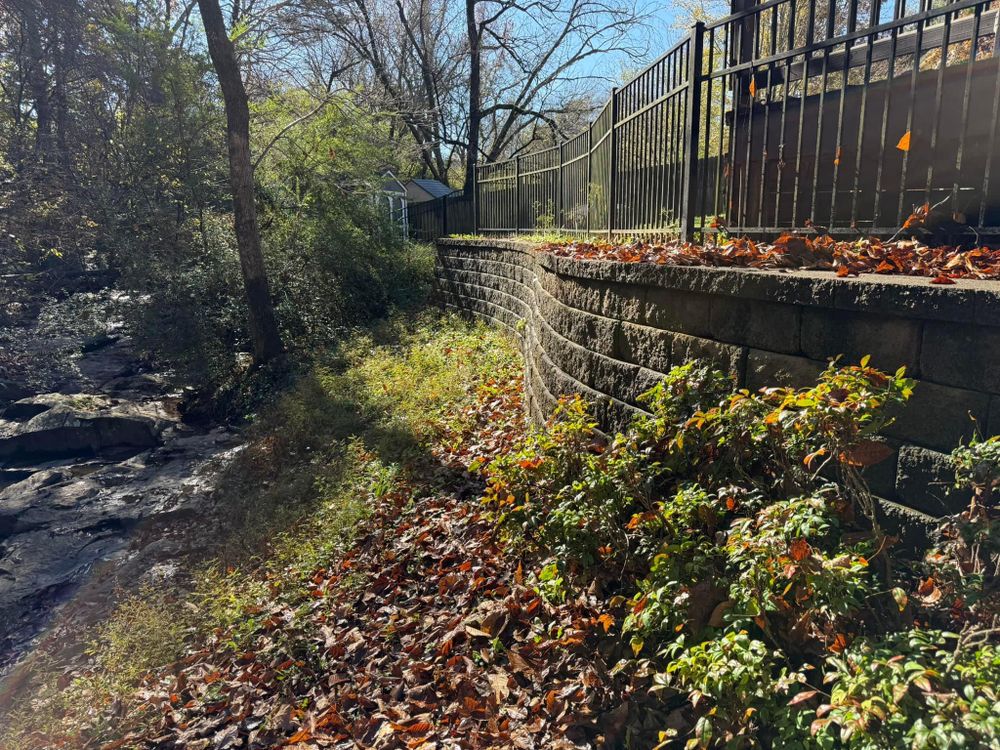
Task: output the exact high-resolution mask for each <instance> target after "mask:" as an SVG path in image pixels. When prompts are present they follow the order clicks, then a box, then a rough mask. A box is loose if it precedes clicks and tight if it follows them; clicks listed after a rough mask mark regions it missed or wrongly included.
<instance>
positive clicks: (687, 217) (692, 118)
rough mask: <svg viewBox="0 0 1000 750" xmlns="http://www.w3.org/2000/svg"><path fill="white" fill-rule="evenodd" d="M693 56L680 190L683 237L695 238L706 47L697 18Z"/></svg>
mask: <svg viewBox="0 0 1000 750" xmlns="http://www.w3.org/2000/svg"><path fill="white" fill-rule="evenodd" d="M690 40H691V41H690V45H691V47H690V53H689V54H690V57H689V58H688V82H687V89H688V90H687V118H686V123H685V133H686V136H687V141H686V144H685V148H684V162H685V163H684V174H683V180H684V183H683V186H682V190H681V240H682V241H684V242H690V241H692V240H693V239H694V225H695V218H696V217H695V211H696V209H695V203H696V200H695V197H696V194H697V191H698V184H697V183H698V143H699V141H700V132H699V127H700V125H701V82H702V73H701V67H702V52H703V50H704V47H705V24H704V23H702V22H701V21H698V23H696V24H695V25H694V27H693V28H692V29H691V36H690Z"/></svg>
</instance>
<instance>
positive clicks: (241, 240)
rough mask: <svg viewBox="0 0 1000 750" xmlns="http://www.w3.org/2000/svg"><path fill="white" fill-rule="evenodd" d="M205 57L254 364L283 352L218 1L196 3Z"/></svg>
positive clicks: (241, 106) (242, 104)
mask: <svg viewBox="0 0 1000 750" xmlns="http://www.w3.org/2000/svg"><path fill="white" fill-rule="evenodd" d="M198 8H199V10H200V11H201V18H202V22H203V23H204V24H205V35H206V37H207V38H208V53H209V55H210V56H211V58H212V64H213V65H214V66H215V72H216V73H217V74H218V76H219V84H220V85H221V87H222V98H223V101H224V103H225V107H226V136H227V140H228V144H229V181H230V183H231V185H232V191H233V214H234V216H235V223H236V244H237V246H238V248H239V252H240V267H241V268H242V270H243V285H244V287H245V288H246V295H247V303H248V305H249V308H250V337H251V339H252V340H253V350H254V360H255V361H256V362H257V363H258V364H262V363H264V362H267V361H268V360H270V359H273V358H275V357H277V356H279V355H280V354H281V353H282V351H283V347H282V344H281V334H280V333H279V331H278V322H277V319H276V318H275V315H274V305H273V304H272V302H271V290H270V287H269V285H268V282H267V272H266V270H265V269H264V254H263V253H262V252H261V249H260V230H259V228H258V226H257V206H256V204H255V203H254V187H253V166H252V163H251V161H250V106H249V103H248V101H247V92H246V88H245V87H244V86H243V77H242V76H241V75H240V68H239V64H238V63H237V60H236V50H235V48H234V47H233V43H232V42H231V41H230V39H229V35H228V34H227V32H226V24H225V21H223V19H222V9H221V8H220V7H219V0H198Z"/></svg>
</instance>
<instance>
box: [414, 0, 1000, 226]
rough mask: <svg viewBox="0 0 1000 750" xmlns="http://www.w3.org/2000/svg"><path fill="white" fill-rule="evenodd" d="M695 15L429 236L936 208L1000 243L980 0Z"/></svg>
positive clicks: (757, 8) (995, 65) (804, 221)
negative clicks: (562, 131)
mask: <svg viewBox="0 0 1000 750" xmlns="http://www.w3.org/2000/svg"><path fill="white" fill-rule="evenodd" d="M740 2H741V0H737V5H734V10H735V12H734V13H733V14H732V15H730V16H728V17H726V18H723V19H721V20H718V21H714V22H711V23H708V24H701V23H699V24H696V25H695V26H694V27H693V29H692V30H691V32H690V33H689V34H688V35H687V36H686V37H685V38H684V39H682V40H681V41H680V42H679V43H678V44H677V45H676V46H674V47H673V48H672V49H671V50H670V51H668V52H667V53H666V54H665V55H663V56H662V57H661V58H660V59H659V60H657V61H656V62H654V63H653V64H652V65H650V66H649V67H648V68H646V69H645V70H644V71H643V72H642V73H640V74H639V75H638V76H637V77H636V78H634V79H633V80H632V81H630V82H629V83H627V84H625V85H624V86H622V87H621V88H618V89H615V90H614V91H613V92H612V96H611V99H610V100H609V101H608V103H607V104H606V105H605V106H604V108H603V109H602V110H601V111H600V113H599V114H598V115H597V117H596V118H595V120H594V122H593V123H592V124H591V126H590V128H589V129H588V130H587V131H585V132H583V133H581V134H580V135H578V136H577V137H575V138H573V139H571V140H569V141H566V142H564V143H561V144H559V145H558V146H554V147H552V148H548V149H545V150H542V151H537V152H534V153H529V154H525V155H522V156H519V157H517V158H514V159H509V160H506V161H500V162H495V163H489V164H484V165H482V166H480V167H479V168H478V169H477V174H476V178H477V179H476V192H475V195H474V196H471V197H457V198H451V199H450V200H445V201H436V202H434V203H435V205H427V206H426V208H424V212H425V213H424V216H422V217H421V219H420V220H417V221H413V222H412V224H413V226H414V229H415V230H416V231H417V232H419V233H421V235H422V236H423V238H425V239H434V238H435V237H437V236H441V235H443V234H455V233H463V232H478V233H483V234H516V233H519V232H536V231H545V230H559V231H563V232H568V233H581V234H584V233H585V234H590V235H599V234H604V235H607V236H612V235H618V236H644V235H645V236H667V235H669V236H680V237H682V238H685V239H695V238H697V237H699V236H702V237H703V236H704V235H705V234H706V232H707V231H709V230H710V229H713V228H721V229H728V230H729V231H731V232H738V233H740V234H749V235H760V236H769V235H771V236H773V234H774V233H776V232H780V231H783V230H787V229H791V228H804V227H807V226H809V225H811V224H812V225H819V226H825V227H828V228H829V229H830V230H831V232H832V233H839V234H859V233H860V234H876V235H888V234H893V233H895V232H896V230H897V229H898V228H899V227H900V226H901V225H902V223H903V222H904V221H905V220H906V217H907V216H908V215H909V214H910V213H911V211H912V210H913V208H914V207H915V206H919V205H923V204H924V203H929V204H932V205H935V204H940V206H941V209H940V213H942V214H944V215H947V216H948V217H949V221H954V222H955V223H957V224H961V225H968V227H971V229H960V228H956V229H955V231H956V232H958V233H962V232H965V233H966V235H967V237H968V238H969V239H972V238H973V237H974V236H976V235H978V236H979V237H985V238H990V239H997V238H1000V175H998V174H997V172H998V169H1000V157H998V151H1000V144H998V139H997V135H998V134H997V121H998V114H1000V113H998V107H1000V45H998V44H997V38H998V31H1000V13H998V12H997V4H996V3H995V2H984V1H983V0H957V1H948V0H918V1H917V2H916V3H915V2H914V1H913V0H895V2H892V0H888V1H887V2H879V0H826V1H825V2H809V1H808V0H767V1H766V2H762V3H759V4H754V5H748V6H747V7H745V8H743V9H739V7H738V4H739V3H740Z"/></svg>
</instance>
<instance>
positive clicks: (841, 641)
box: [830, 633, 847, 654]
mask: <svg viewBox="0 0 1000 750" xmlns="http://www.w3.org/2000/svg"><path fill="white" fill-rule="evenodd" d="M846 648H847V636H846V635H844V634H843V633H837V635H836V636H834V639H833V643H831V644H830V650H831V651H832V652H833V653H835V654H840V653H843V651H844V649H846Z"/></svg>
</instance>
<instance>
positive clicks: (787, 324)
mask: <svg viewBox="0 0 1000 750" xmlns="http://www.w3.org/2000/svg"><path fill="white" fill-rule="evenodd" d="M437 280H438V285H439V291H440V294H441V295H442V302H443V303H444V304H445V305H447V306H449V307H451V308H455V309H457V310H460V311H462V312H464V313H471V314H474V315H476V316H478V317H482V318H486V319H489V320H492V321H494V322H496V323H499V324H501V325H503V326H506V327H507V328H509V329H510V330H511V331H512V332H513V333H514V334H515V335H516V336H518V337H519V338H520V339H521V341H522V344H523V348H524V354H525V366H526V390H527V396H528V399H527V401H528V404H529V408H530V409H531V412H532V416H533V417H534V418H536V419H539V420H540V419H542V418H544V416H545V415H546V414H547V413H549V412H550V411H551V409H552V407H553V405H554V403H555V400H556V398H557V397H558V396H559V395H562V394H567V393H581V394H583V395H584V396H585V397H586V398H588V399H589V400H590V401H591V402H592V403H593V404H594V408H595V411H596V416H597V418H598V419H599V421H600V422H601V423H602V424H603V425H604V426H605V427H607V428H609V429H614V428H616V427H619V426H621V425H622V424H623V423H625V422H626V421H627V420H628V419H629V418H630V417H631V416H632V415H633V414H634V413H635V412H636V411H638V410H639V408H640V405H639V402H638V401H637V397H638V396H639V394H641V393H643V392H644V391H646V390H647V389H649V388H650V387H651V386H652V385H654V384H655V383H656V382H657V380H658V379H659V378H661V377H662V376H663V374H664V373H666V372H668V371H669V370H670V368H671V367H672V366H674V365H679V364H683V363H684V362H685V361H687V360H689V359H692V358H702V359H705V360H709V361H711V362H713V363H714V364H716V365H717V366H718V367H720V368H721V369H724V370H726V371H728V372H731V373H733V375H734V376H735V377H736V379H737V380H738V381H739V383H740V385H742V386H745V387H747V388H751V389H756V388H760V387H762V386H766V385H784V384H790V385H796V386H802V385H808V384H811V383H813V382H815V379H816V376H817V375H818V374H819V373H820V372H821V371H822V370H823V369H824V368H825V366H826V364H827V362H828V361H829V359H830V358H832V357H837V356H841V357H843V358H844V360H845V361H855V362H856V361H858V360H859V359H860V358H861V357H863V356H864V355H871V363H872V364H873V365H874V366H876V367H879V368H881V369H883V370H889V371H894V370H896V369H897V368H898V367H900V366H904V365H905V367H906V370H907V374H908V375H909V376H910V377H913V378H916V380H917V387H916V389H915V393H914V396H913V398H912V399H911V400H910V402H909V404H908V405H907V406H906V407H905V408H904V409H902V410H901V411H900V413H899V414H898V415H897V419H896V421H895V423H894V424H893V425H891V426H890V427H889V428H888V429H887V430H886V431H885V434H884V439H885V440H886V441H887V442H888V443H889V444H890V445H891V446H892V448H893V455H892V456H891V457H890V458H889V459H888V460H886V461H885V462H883V463H881V464H878V465H877V466H874V467H871V468H870V469H868V471H867V479H868V482H869V484H870V486H871V488H872V491H873V492H874V493H875V494H877V495H878V496H879V497H880V498H882V499H883V500H885V501H886V502H885V503H884V506H885V507H886V509H887V512H888V513H889V514H890V515H892V514H900V515H901V516H902V517H905V518H906V519H907V520H908V521H912V520H914V519H923V520H925V521H930V519H932V518H935V517H938V516H941V515H944V514H947V513H951V512H955V511H956V510H958V509H960V508H961V507H962V506H963V505H964V504H965V503H966V502H967V500H968V498H967V496H966V495H963V494H962V493H961V492H958V491H955V490H954V489H953V488H952V486H951V485H952V481H953V476H954V475H953V473H952V471H951V468H950V464H949V462H948V460H947V455H946V454H947V453H948V452H949V451H951V449H952V448H954V447H955V446H956V445H958V444H959V442H960V441H962V440H968V438H969V437H970V436H971V435H972V434H973V431H974V430H975V429H977V426H978V430H979V431H980V432H981V433H982V434H984V435H991V434H997V433H1000V283H998V282H971V281H962V282H960V283H959V284H957V285H954V286H950V285H949V286H934V285H931V284H929V283H928V280H927V279H922V278H908V277H883V276H874V275H866V276H864V277H861V278H843V279H842V278H837V277H835V276H833V275H832V274H830V273H823V272H807V271H795V272H779V271H760V270H750V269H723V268H701V267H678V266H659V265H653V264H636V263H612V262H606V261H585V260H575V259H570V258H561V257H555V256H553V255H550V254H547V253H542V252H536V251H534V250H532V249H531V247H530V245H528V244H526V243H523V242H518V241H510V240H441V241H439V243H438V264H437ZM910 525H912V524H910Z"/></svg>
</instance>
